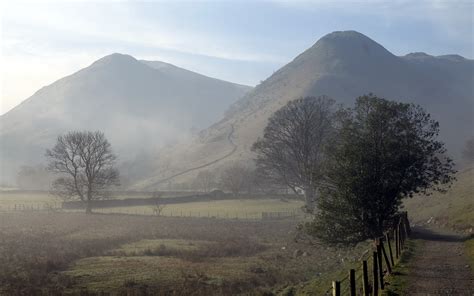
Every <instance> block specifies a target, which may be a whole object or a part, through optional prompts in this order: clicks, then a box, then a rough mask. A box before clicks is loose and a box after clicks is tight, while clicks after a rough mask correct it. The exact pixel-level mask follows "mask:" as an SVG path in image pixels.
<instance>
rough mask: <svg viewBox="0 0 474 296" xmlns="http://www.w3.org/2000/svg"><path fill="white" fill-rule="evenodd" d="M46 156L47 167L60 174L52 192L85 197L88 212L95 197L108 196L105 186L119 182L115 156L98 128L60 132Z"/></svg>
mask: <svg viewBox="0 0 474 296" xmlns="http://www.w3.org/2000/svg"><path fill="white" fill-rule="evenodd" d="M46 157H47V158H48V159H49V165H48V169H49V170H50V171H52V172H54V173H57V174H60V175H61V176H60V177H59V178H57V179H56V180H55V181H54V182H53V184H52V190H53V193H55V194H56V195H58V196H60V197H62V198H63V199H74V198H77V199H79V200H81V201H83V202H84V204H85V208H86V213H91V211H92V205H91V203H92V201H93V200H97V199H101V198H105V197H106V196H107V195H106V189H108V188H109V187H110V186H112V185H119V173H118V171H117V170H116V169H115V168H114V164H115V160H116V156H115V155H114V154H113V153H112V150H111V146H110V143H109V142H108V141H107V139H106V138H105V136H104V134H103V133H101V132H99V131H97V132H77V131H73V132H69V133H67V134H66V135H61V136H59V137H58V139H57V142H56V145H55V146H54V147H53V148H52V149H48V150H46Z"/></svg>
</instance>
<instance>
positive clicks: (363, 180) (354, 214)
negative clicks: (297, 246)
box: [308, 94, 454, 243]
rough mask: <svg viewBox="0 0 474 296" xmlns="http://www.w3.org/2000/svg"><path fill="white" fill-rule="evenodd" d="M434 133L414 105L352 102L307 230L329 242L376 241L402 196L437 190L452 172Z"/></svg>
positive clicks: (423, 113)
mask: <svg viewBox="0 0 474 296" xmlns="http://www.w3.org/2000/svg"><path fill="white" fill-rule="evenodd" d="M438 133H439V124H438V122H436V121H435V120H433V119H432V118H431V117H430V115H429V114H428V113H427V112H426V111H425V110H423V109H422V108H421V107H420V106H416V105H413V104H406V103H399V102H394V101H389V100H386V99H383V98H378V97H376V96H374V95H372V94H370V95H366V96H362V97H359V98H357V100H356V103H355V107H354V108H352V109H348V110H347V112H345V116H344V117H343V118H342V119H341V123H340V129H339V131H338V138H337V141H336V142H335V143H334V145H333V146H332V147H331V149H330V150H329V156H330V157H329V158H330V165H328V166H327V171H326V172H327V175H326V178H327V179H326V181H327V183H326V184H325V186H323V187H322V188H321V197H320V199H319V202H318V212H317V214H316V217H315V220H314V222H312V223H310V224H309V225H308V229H309V231H310V232H311V233H313V234H315V235H316V236H318V237H320V238H322V239H323V240H325V241H328V242H332V243H347V242H357V241H361V240H364V239H367V238H376V237H378V236H380V235H382V233H383V231H384V230H385V229H386V228H387V227H389V225H390V223H391V221H392V220H393V218H394V217H395V216H396V215H397V213H398V211H399V208H400V205H401V201H402V199H403V198H405V197H411V196H413V194H415V193H429V191H431V190H438V191H442V190H443V189H444V187H445V185H446V184H450V183H451V182H452V180H453V178H454V177H453V173H454V170H453V162H452V161H451V159H450V158H449V157H447V156H446V149H445V148H444V144H443V143H442V142H441V141H439V140H438V139H437V136H438ZM316 170H318V169H317V168H316Z"/></svg>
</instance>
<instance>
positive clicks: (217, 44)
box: [0, 0, 474, 114]
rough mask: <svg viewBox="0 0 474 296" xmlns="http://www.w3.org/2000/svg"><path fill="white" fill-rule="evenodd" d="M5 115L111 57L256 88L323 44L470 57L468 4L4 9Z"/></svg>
mask: <svg viewBox="0 0 474 296" xmlns="http://www.w3.org/2000/svg"><path fill="white" fill-rule="evenodd" d="M0 2H1V3H2V4H1V5H2V7H0V11H1V12H0V13H1V18H2V21H1V39H0V40H1V51H2V52H1V60H0V69H1V73H2V79H1V82H2V85H1V104H0V114H3V113H5V112H7V111H8V110H10V109H11V108H12V107H14V106H15V105H17V104H19V103H20V102H21V101H23V100H24V99H26V98H28V97H29V96H31V95H32V94H33V93H34V92H35V91H36V90H38V89H39V88H41V87H42V86H45V85H48V84H50V83H52V82H54V81H55V80H57V79H59V78H61V77H63V76H66V75H69V74H72V73H74V72H75V71H77V70H79V69H81V68H83V67H86V66H88V65H90V64H91V63H92V62H93V61H94V60H96V59H98V58H100V57H102V56H104V55H107V54H110V53H113V52H120V53H128V54H131V55H133V56H135V57H136V58H139V59H149V60H161V61H166V62H169V63H172V64H175V65H177V66H181V67H183V68H187V69H190V70H193V71H196V72H200V73H203V74H206V75H209V76H212V77H217V78H221V79H224V80H229V81H232V82H238V83H243V84H248V85H255V84H257V83H258V82H259V81H260V80H263V79H265V78H266V77H268V76H269V75H270V74H271V73H272V72H273V71H275V70H277V69H278V68H280V67H281V66H283V65H284V64H286V63H287V62H289V61H291V60H292V59H293V58H294V57H295V56H296V55H298V54H299V53H301V52H302V51H303V50H305V49H307V48H308V47H310V46H311V45H312V44H314V43H315V42H316V41H317V40H318V39H319V38H320V37H322V36H324V35H325V34H327V33H330V32H332V31H338V30H357V31H359V32H361V33H363V34H366V35H368V36H369V37H371V38H372V39H374V40H375V41H377V42H379V43H381V44H382V45H383V46H385V47H386V48H387V49H388V50H390V51H391V52H393V53H395V54H397V55H404V54H407V53H409V52H414V51H423V52H427V53H430V54H433V55H441V54H451V53H457V54H461V55H463V56H464V57H467V58H473V56H474V50H473V39H474V36H473V14H474V11H473V10H474V8H473V2H472V1H454V0H452V1H451V0H445V1H414V0H409V1H408V0H407V1H393V0H392V1H291V2H290V1H265V2H257V1H172V2H171V1H168V2H166V1H147V2H138V1H121V2H119V1H102V2H95V1H61V2H58V1H48V2H45V1H35V2H29V3H27V2H21V1H18V0H15V1H13V0H11V1H3V2H2V1H1V0H0Z"/></svg>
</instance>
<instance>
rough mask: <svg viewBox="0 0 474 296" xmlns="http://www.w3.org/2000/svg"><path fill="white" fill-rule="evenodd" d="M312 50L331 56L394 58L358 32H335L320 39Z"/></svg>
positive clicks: (380, 46)
mask: <svg viewBox="0 0 474 296" xmlns="http://www.w3.org/2000/svg"><path fill="white" fill-rule="evenodd" d="M312 49H319V50H321V49H322V50H323V51H325V52H326V53H327V54H329V55H331V54H332V55H335V56H346V57H350V58H354V57H356V56H359V57H364V56H372V57H377V56H379V57H380V56H387V55H389V56H392V54H391V53H390V52H389V51H388V50H386V49H385V48H384V47H383V46H382V45H380V44H378V43H377V42H375V41H374V40H372V39H370V38H369V37H367V36H365V35H364V34H362V33H359V32H357V31H335V32H332V33H329V34H327V35H325V36H323V37H322V38H321V39H319V40H318V41H317V42H316V44H315V45H314V46H313V47H312Z"/></svg>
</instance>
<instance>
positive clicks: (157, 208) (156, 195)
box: [151, 191, 166, 216]
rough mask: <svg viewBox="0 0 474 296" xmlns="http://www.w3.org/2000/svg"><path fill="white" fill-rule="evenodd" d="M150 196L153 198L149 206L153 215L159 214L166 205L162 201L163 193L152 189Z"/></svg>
mask: <svg viewBox="0 0 474 296" xmlns="http://www.w3.org/2000/svg"><path fill="white" fill-rule="evenodd" d="M151 198H152V199H153V205H152V206H151V209H152V211H153V215H155V216H161V214H162V213H163V211H164V209H165V207H166V205H165V204H164V202H163V194H162V193H161V192H159V191H154V192H153V193H152V194H151Z"/></svg>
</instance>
